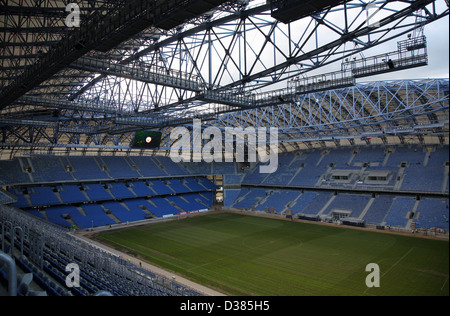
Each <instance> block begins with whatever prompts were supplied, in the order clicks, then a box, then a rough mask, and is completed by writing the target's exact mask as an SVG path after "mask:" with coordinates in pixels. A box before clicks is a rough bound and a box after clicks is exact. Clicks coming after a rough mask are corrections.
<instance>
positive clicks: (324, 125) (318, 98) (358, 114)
mask: <svg viewBox="0 0 450 316" xmlns="http://www.w3.org/2000/svg"><path fill="white" fill-rule="evenodd" d="M448 115H449V81H448V80H443V79H435V80H405V81H393V82H375V83H366V84H357V85H356V86H354V87H349V88H344V89H336V90H330V91H322V92H316V93H311V94H308V95H301V96H298V97H297V101H296V102H295V103H291V104H284V105H277V106H271V107H264V108H257V109H253V110H245V111H240V112H232V113H228V114H225V115H221V116H219V117H218V118H216V119H214V118H212V117H199V116H194V115H193V116H179V117H176V118H174V117H170V116H167V117H166V118H165V119H164V118H161V121H155V120H150V119H147V118H141V119H138V118H127V117H111V118H110V119H109V120H97V119H88V118H79V119H78V120H79V122H78V123H77V124H74V122H73V121H67V122H63V121H56V122H45V121H42V122H39V121H33V120H27V119H22V120H20V121H19V120H16V121H13V120H11V119H6V118H3V119H0V129H1V130H2V131H3V142H2V143H3V145H2V146H3V147H5V146H10V144H12V143H17V144H18V145H19V146H21V145H20V144H24V143H25V144H27V145H25V146H27V147H29V146H31V144H34V143H43V144H47V145H48V144H54V145H56V144H58V146H60V145H61V144H68V146H69V147H70V144H74V145H79V144H86V143H91V144H95V145H96V146H101V145H102V142H105V141H106V143H107V144H108V146H122V147H127V146H128V145H129V143H130V142H131V140H132V138H133V132H134V131H136V130H141V129H156V128H162V127H163V128H162V130H166V131H169V132H170V130H171V128H172V127H175V126H180V125H186V126H189V125H192V122H193V119H195V118H200V119H203V127H204V128H206V127H208V126H216V127H219V128H226V127H242V128H246V127H266V128H270V127H277V128H279V134H280V138H279V141H280V143H293V142H309V141H318V140H322V141H329V140H334V139H349V138H372V137H373V138H375V137H379V138H383V137H388V136H392V135H397V136H399V137H401V136H402V135H430V134H433V135H441V136H442V135H445V134H448V131H449V128H448V124H449V116H448ZM13 126H15V127H13ZM118 131H119V132H118ZM169 132H167V133H166V136H167V137H168V135H170V133H169ZM36 135H38V136H40V137H36ZM50 135H51V136H50ZM163 143H164V144H168V143H169V140H168V139H165V140H164V141H163ZM6 144H8V145H6ZM0 145H1V144H0ZM47 145H45V146H47ZM165 146H166V145H165ZM108 148H109V147H108Z"/></svg>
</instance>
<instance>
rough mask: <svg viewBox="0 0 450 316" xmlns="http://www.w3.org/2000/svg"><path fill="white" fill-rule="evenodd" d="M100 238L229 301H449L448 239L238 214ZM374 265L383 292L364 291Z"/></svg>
mask: <svg viewBox="0 0 450 316" xmlns="http://www.w3.org/2000/svg"><path fill="white" fill-rule="evenodd" d="M96 238H98V239H100V240H102V241H103V242H104V243H105V244H109V245H111V246H113V247H115V248H119V249H127V250H128V251H132V252H133V253H136V254H139V256H140V257H141V258H143V260H146V261H148V262H150V263H152V264H155V265H157V266H160V267H163V268H165V269H167V270H170V271H173V272H175V273H178V274H180V275H183V276H185V277H187V278H189V279H191V280H192V281H195V282H197V283H200V284H203V285H206V286H209V287H211V288H214V289H216V290H218V291H221V292H223V293H225V294H228V295H243V296H247V295H258V296H301V295H306V296H317V295H321V296H322V295H327V296H329V295H332V296H335V295H382V296H391V295H402V296H403V295H433V296H434V295H445V296H448V295H449V280H448V278H449V244H448V242H446V241H437V240H429V239H421V238H415V237H407V236H399V235H391V234H380V233H376V232H368V231H362V230H354V229H345V228H341V227H330V226H323V225H314V224H305V223H298V222H289V221H282V220H276V219H268V218H261V217H254V216H246V215H240V214H232V213H215V214H210V215H206V216H198V217H192V218H187V219H183V220H175V221H170V222H166V223H161V224H151V225H147V226H140V227H135V228H130V229H124V230H120V231H115V232H114V231H111V232H105V233H101V234H100V235H98V236H97V237H96ZM369 263H376V264H378V265H379V267H380V287H378V288H377V287H372V288H368V287H367V286H366V278H367V276H368V275H369V274H370V273H371V272H366V266H367V265H368V264H369Z"/></svg>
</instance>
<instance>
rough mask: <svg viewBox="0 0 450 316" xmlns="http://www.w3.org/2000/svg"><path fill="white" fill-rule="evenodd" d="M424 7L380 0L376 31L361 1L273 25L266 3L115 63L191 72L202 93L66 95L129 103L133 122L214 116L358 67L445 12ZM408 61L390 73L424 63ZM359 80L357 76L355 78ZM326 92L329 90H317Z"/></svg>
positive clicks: (108, 83) (106, 87)
mask: <svg viewBox="0 0 450 316" xmlns="http://www.w3.org/2000/svg"><path fill="white" fill-rule="evenodd" d="M431 2H433V1H414V2H411V3H405V2H399V1H390V0H387V1H382V2H380V3H379V12H378V13H377V15H379V16H380V22H379V24H377V25H376V27H375V26H372V25H368V22H367V19H366V18H367V3H364V2H360V1H355V2H350V3H348V4H347V5H346V6H341V7H337V8H334V9H332V10H328V11H327V12H324V13H322V14H319V15H315V16H313V17H310V18H305V19H302V20H301V21H298V22H294V23H291V24H289V25H284V24H282V23H279V22H277V21H276V20H273V19H272V18H271V17H270V6H267V5H264V6H261V7H257V8H252V9H248V10H244V11H241V12H236V13H231V14H229V15H227V16H225V17H222V18H219V19H217V20H212V21H211V22H207V23H204V24H201V25H200V26H196V27H193V28H192V29H189V30H186V31H185V32H181V33H178V34H176V35H173V36H171V37H169V38H166V39H162V40H161V41H160V42H157V43H155V44H153V45H150V46H149V47H147V48H145V49H143V50H141V51H139V52H137V53H136V54H135V55H134V56H131V57H129V58H127V61H124V62H123V63H127V62H128V63H133V62H137V61H140V62H144V63H151V64H152V65H156V66H157V67H160V68H166V69H167V70H169V69H177V71H180V70H181V71H183V72H185V73H190V74H195V75H196V76H198V77H199V78H200V81H201V82H202V84H203V86H204V87H206V91H204V92H203V93H200V94H195V93H189V92H187V91H178V90H173V89H171V88H165V87H155V86H154V85H152V84H145V85H140V86H139V87H138V86H136V87H135V88H134V89H133V90H134V91H132V92H130V93H121V94H118V93H114V94H113V93H111V91H112V90H114V89H112V88H113V87H115V91H117V89H118V88H117V87H118V86H119V85H121V86H122V87H123V86H125V85H127V86H131V85H132V83H131V80H125V81H123V80H117V78H111V77H107V76H101V77H97V78H95V79H93V80H92V81H91V82H90V83H89V84H88V85H86V86H85V87H84V88H82V89H81V90H79V91H78V92H76V93H74V94H73V96H72V98H73V99H75V98H76V97H83V98H87V99H90V98H93V96H100V98H104V100H111V98H114V101H115V102H114V103H115V104H122V105H125V104H131V103H132V104H133V105H132V106H131V107H130V108H129V111H130V112H131V113H132V114H133V115H134V114H135V113H136V112H138V114H136V116H142V115H150V114H152V115H157V113H152V112H154V111H158V112H159V113H161V111H163V110H164V111H166V110H170V109H172V110H176V109H180V108H184V109H185V108H190V109H193V110H195V111H197V112H202V110H201V109H202V106H203V105H204V104H205V103H209V104H221V105H217V111H216V112H217V114H219V113H221V110H220V109H219V108H220V107H222V105H227V106H230V107H236V108H237V109H236V110H239V109H240V108H247V107H251V106H253V105H254V104H253V101H252V100H251V98H249V97H248V96H249V95H252V94H261V92H267V91H269V90H271V89H273V88H272V87H271V86H273V87H279V86H280V83H284V85H286V82H287V81H288V80H291V79H293V78H297V77H300V78H304V79H308V78H314V77H317V78H318V77H320V76H322V75H321V74H320V73H318V71H319V69H320V68H323V67H325V66H328V67H330V68H331V69H333V67H334V69H335V71H336V72H339V71H341V67H343V65H342V64H345V63H343V61H344V60H345V59H351V60H353V58H356V59H357V62H360V61H361V60H362V59H361V56H362V53H363V52H364V51H366V50H368V49H370V48H373V47H376V46H379V45H381V44H385V45H387V46H388V45H389V44H388V43H390V41H391V40H394V39H398V38H401V37H402V36H403V35H406V34H408V33H412V32H414V31H415V30H420V29H421V28H423V27H424V26H425V25H426V24H428V23H431V22H433V21H436V20H437V19H439V18H442V17H444V16H447V15H448V9H447V10H445V9H444V10H443V11H439V12H438V11H432V9H428V7H427V4H429V3H431ZM430 10H431V11H430ZM337 21H340V22H339V23H341V24H339V23H338V22H337ZM298 30H302V31H298ZM395 53H397V47H395V49H392V48H388V49H387V51H386V54H385V55H384V57H380V56H374V58H373V61H372V63H374V64H375V62H377V63H376V64H375V65H376V66H377V67H379V68H380V69H381V70H380V71H386V69H384V68H382V67H381V65H380V64H381V59H382V58H387V57H389V56H390V55H389V54H395ZM376 58H379V59H376ZM414 58H416V56H414ZM414 58H413V57H411V60H413V62H410V60H408V59H406V58H404V59H402V60H401V62H402V64H401V67H397V68H396V69H395V70H401V69H405V68H410V67H414V66H420V65H422V66H423V65H426V64H427V56H426V55H423V58H421V59H417V58H416V59H414ZM367 62H369V61H367ZM391 70H392V69H387V71H391ZM369 73H370V72H369ZM370 74H373V73H370ZM366 75H368V74H367V72H366ZM360 76H361V73H359V74H357V77H360ZM355 78H356V76H355ZM347 79H348V80H347ZM345 80H347V81H346V83H345V85H344V86H347V85H349V84H352V83H354V80H353V78H352V77H348V78H342V80H341V81H342V82H344V81H345ZM333 88H336V86H328V87H323V88H322V89H333ZM104 91H108V92H110V93H105V92H104ZM133 92H134V93H133ZM304 92H305V93H307V92H311V91H308V90H305V91H304ZM131 101H132V102H131ZM259 105H266V104H259ZM125 108H126V107H122V109H125ZM208 108H210V107H208ZM208 111H209V110H208ZM200 114H201V113H200Z"/></svg>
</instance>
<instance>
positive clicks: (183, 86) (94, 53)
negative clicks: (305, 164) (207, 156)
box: [0, 0, 449, 158]
mask: <svg viewBox="0 0 450 316" xmlns="http://www.w3.org/2000/svg"><path fill="white" fill-rule="evenodd" d="M71 2H72V1H62V0H56V1H55V0H51V1H50V0H40V1H35V0H2V1H0V129H1V132H2V134H1V137H2V138H1V139H0V148H2V152H3V153H2V157H0V158H5V157H11V156H14V155H16V154H19V153H23V152H26V153H57V152H63V153H66V154H69V153H74V152H76V153H77V154H87V153H88V152H92V151H94V152H98V151H101V152H109V151H111V152H112V153H114V154H117V153H126V154H131V153H132V152H133V153H134V150H133V149H131V148H130V143H131V142H132V140H133V135H134V132H136V131H140V130H159V131H162V132H163V136H164V138H163V143H162V149H163V150H164V149H166V150H167V149H168V148H169V147H170V145H171V143H170V141H171V140H170V138H169V137H168V136H169V135H170V131H171V130H172V129H173V128H174V127H176V126H187V127H189V126H190V125H192V121H193V119H201V120H202V121H203V122H204V126H205V127H207V126H218V127H222V128H224V127H227V126H242V127H247V126H254V127H258V126H265V127H278V128H279V129H280V138H279V140H280V148H281V149H282V150H287V151H289V150H295V149H299V148H304V147H306V148H308V147H311V146H316V145H319V146H325V145H327V144H335V145H336V144H343V143H345V142H348V143H349V144H358V143H360V142H363V143H383V144H396V143H404V142H407V141H408V140H409V139H414V142H420V143H425V144H426V143H447V144H448V132H449V128H448V103H449V82H448V79H424V80H402V81H384V82H367V83H360V81H361V82H364V81H368V80H369V79H370V77H371V76H373V75H377V74H382V73H390V72H396V71H401V70H404V69H410V68H415V67H426V65H427V64H428V50H427V47H428V44H427V38H426V37H425V33H424V27H425V26H426V25H428V24H430V23H433V22H435V21H437V20H439V19H441V18H443V17H446V16H448V13H449V6H448V1H444V0H410V1H394V0H384V1H375V2H374V1H363V0H354V1H335V2H333V1H304V0H276V1H275V0H273V1H260V0H253V1H245V0H229V1H224V0H171V1H154V0H152V1H150V0H149V1H141V0H139V1H137V0H121V1H112V0H81V1H76V4H77V5H78V8H79V11H76V10H75V11H70V10H69V11H66V10H67V9H68V8H72V9H73V6H72V7H70V6H68V5H70V3H71ZM74 2H75V1H74ZM302 4H305V5H303V6H302ZM299 7H302V10H300V11H299V9H298V8H299ZM292 8H296V10H297V11H295V10H294V11H293V9H292ZM292 12H298V14H297V15H295V14H294V15H293V14H292ZM73 14H79V17H80V21H81V24H80V26H79V27H76V26H75V27H73V26H71V25H69V24H68V23H67V18H68V17H69V16H71V15H73ZM69 26H71V27H69ZM5 153H6V154H5ZM139 153H141V154H142V153H143V151H142V150H141V151H139V152H138V154H139Z"/></svg>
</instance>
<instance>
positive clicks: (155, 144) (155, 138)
mask: <svg viewBox="0 0 450 316" xmlns="http://www.w3.org/2000/svg"><path fill="white" fill-rule="evenodd" d="M161 137H162V133H161V132H155V131H140V132H136V134H135V135H134V141H133V144H132V145H131V147H132V148H141V149H153V148H159V147H160V145H161Z"/></svg>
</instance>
